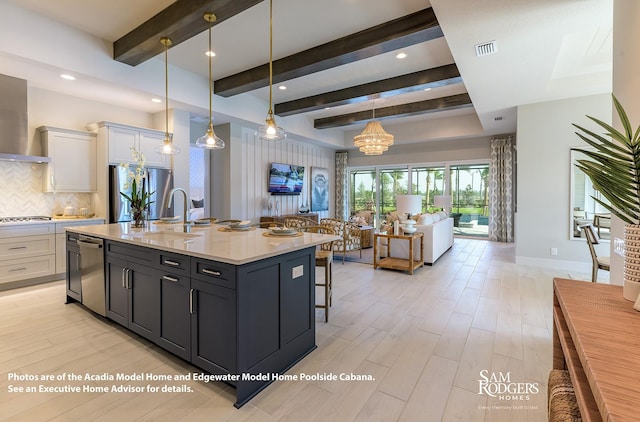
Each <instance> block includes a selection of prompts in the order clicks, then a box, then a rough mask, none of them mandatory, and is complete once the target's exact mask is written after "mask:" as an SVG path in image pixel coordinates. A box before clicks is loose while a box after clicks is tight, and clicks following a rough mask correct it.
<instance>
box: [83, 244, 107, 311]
mask: <svg viewBox="0 0 640 422" xmlns="http://www.w3.org/2000/svg"><path fill="white" fill-rule="evenodd" d="M77 243H78V247H79V249H80V282H81V285H82V304H83V305H84V306H86V307H87V308H89V309H91V310H92V311H94V312H96V313H98V314H100V315H102V316H107V312H106V300H105V290H106V289H105V280H104V248H103V241H102V239H100V238H97V237H90V236H85V235H82V234H81V235H79V236H78V240H77Z"/></svg>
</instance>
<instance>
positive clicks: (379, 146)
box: [353, 100, 393, 155]
mask: <svg viewBox="0 0 640 422" xmlns="http://www.w3.org/2000/svg"><path fill="white" fill-rule="evenodd" d="M353 145H355V146H356V147H358V148H360V152H363V153H364V154H365V155H382V153H383V152H385V151H387V150H388V149H389V147H390V146H391V145H393V135H391V134H390V133H387V132H386V131H385V130H384V129H383V128H382V125H381V124H380V122H378V121H377V120H376V106H375V100H374V102H373V120H371V121H370V122H368V123H367V125H366V126H365V128H364V129H363V130H362V132H361V133H360V134H359V135H356V136H355V137H354V138H353Z"/></svg>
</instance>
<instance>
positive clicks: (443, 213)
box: [438, 211, 449, 220]
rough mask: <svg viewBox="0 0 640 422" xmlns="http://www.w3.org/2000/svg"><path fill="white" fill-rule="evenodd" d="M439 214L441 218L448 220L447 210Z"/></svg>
mask: <svg viewBox="0 0 640 422" xmlns="http://www.w3.org/2000/svg"><path fill="white" fill-rule="evenodd" d="M438 214H440V220H446V219H447V218H448V217H449V216H448V215H447V212H446V211H440V212H439V213H438Z"/></svg>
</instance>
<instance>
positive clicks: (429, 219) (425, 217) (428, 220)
mask: <svg viewBox="0 0 640 422" xmlns="http://www.w3.org/2000/svg"><path fill="white" fill-rule="evenodd" d="M429 224H433V216H432V215H431V214H428V213H425V214H422V215H420V218H418V225H419V226H427V225H429Z"/></svg>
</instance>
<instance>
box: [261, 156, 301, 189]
mask: <svg viewBox="0 0 640 422" xmlns="http://www.w3.org/2000/svg"><path fill="white" fill-rule="evenodd" d="M303 180H304V166H294V165H293V164H281V163H271V168H270V169H269V192H271V193H272V194H274V195H300V193H301V192H302V181H303Z"/></svg>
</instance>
